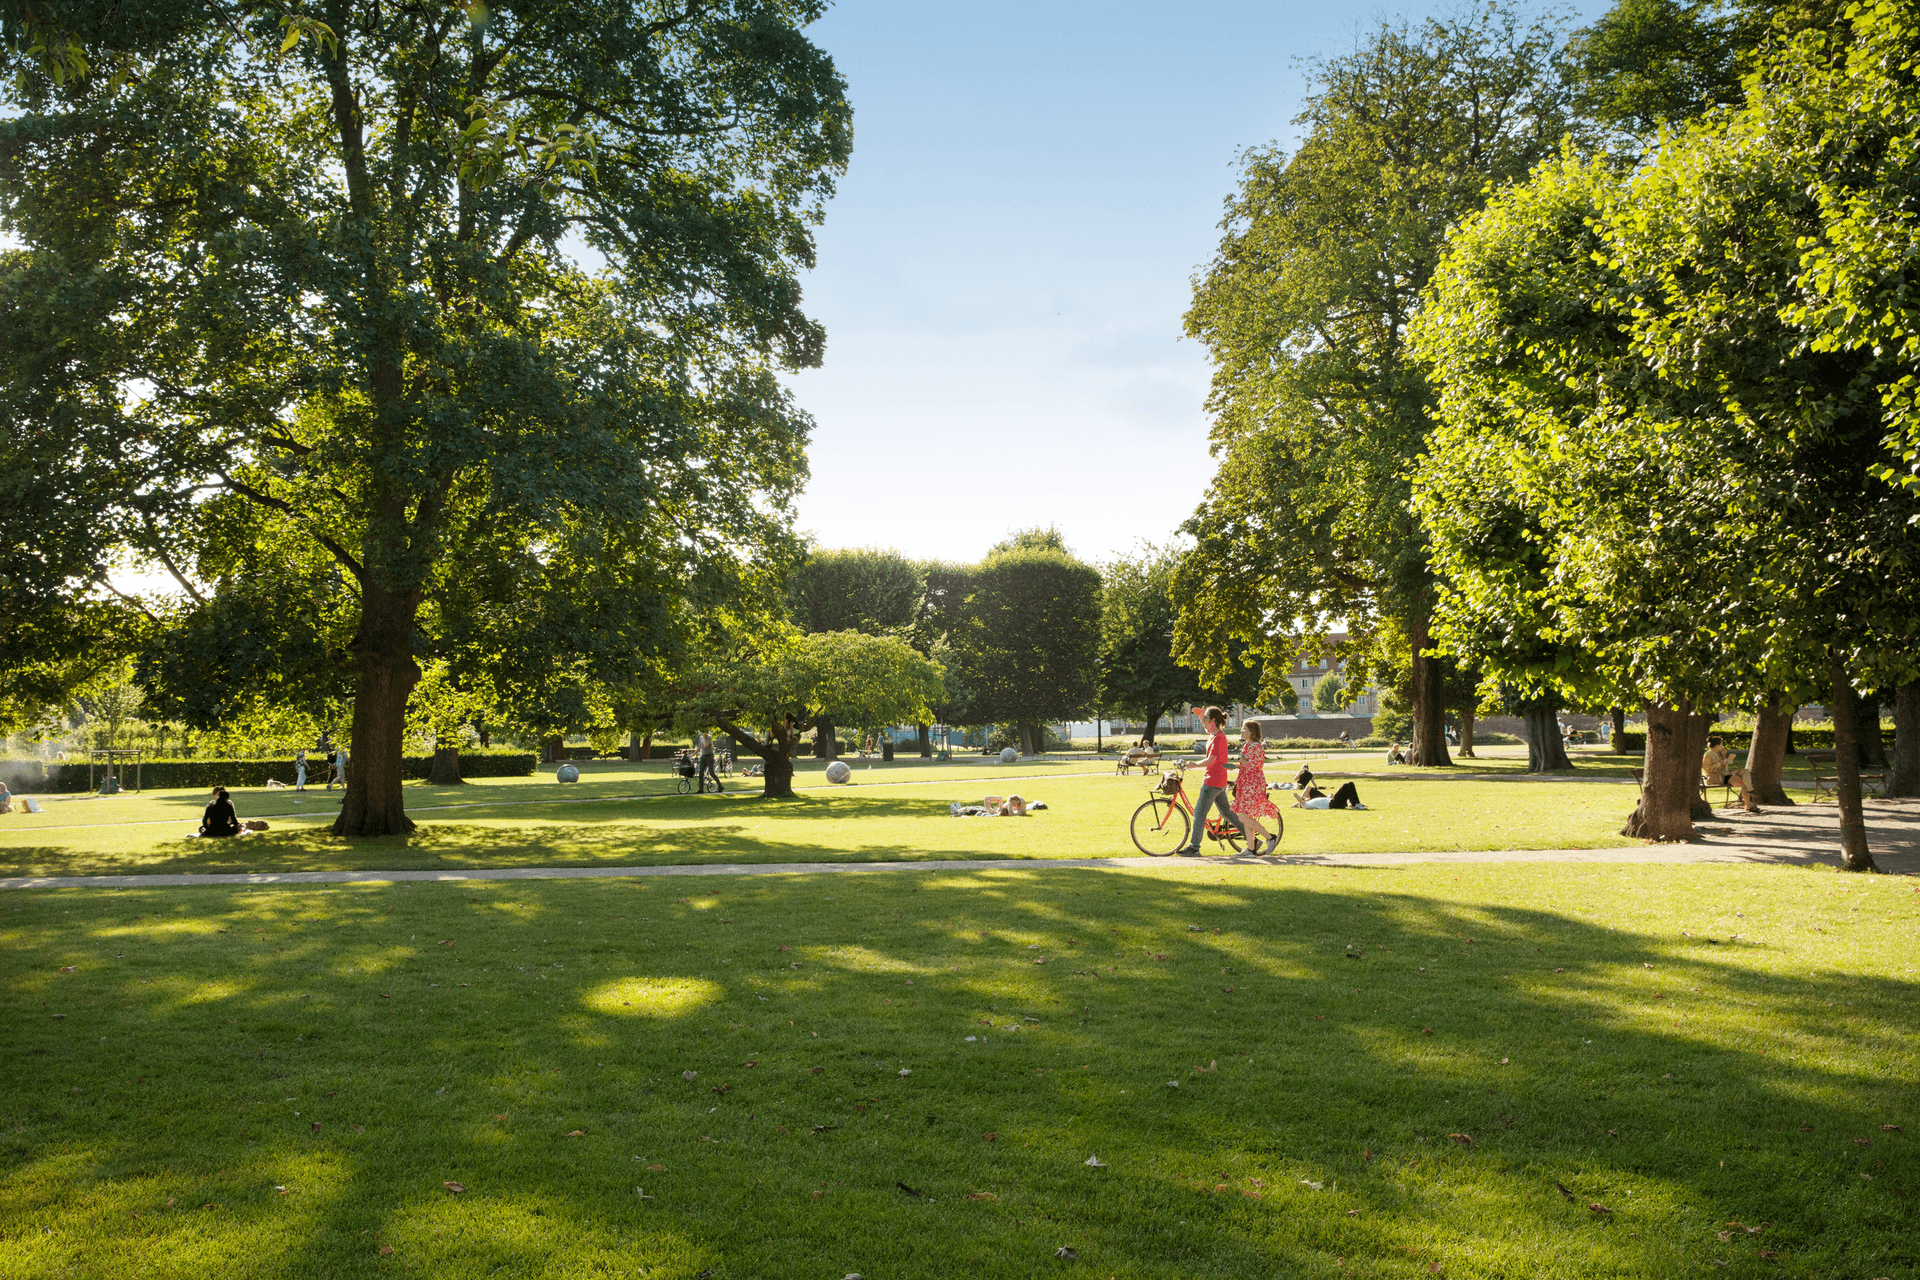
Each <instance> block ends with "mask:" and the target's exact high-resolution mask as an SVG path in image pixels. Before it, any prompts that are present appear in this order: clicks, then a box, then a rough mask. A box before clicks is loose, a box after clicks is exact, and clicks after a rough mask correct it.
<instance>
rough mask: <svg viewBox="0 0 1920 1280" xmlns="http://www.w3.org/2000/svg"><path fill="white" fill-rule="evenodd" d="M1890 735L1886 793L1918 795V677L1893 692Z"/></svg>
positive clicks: (1919, 758) (1919, 726)
mask: <svg viewBox="0 0 1920 1280" xmlns="http://www.w3.org/2000/svg"><path fill="white" fill-rule="evenodd" d="M1893 734H1894V737H1893V768H1892V769H1890V770H1889V771H1888V773H1887V794H1888V795H1890V796H1920V680H1909V681H1907V683H1905V684H1903V685H1901V686H1900V688H1899V689H1898V690H1897V691H1896V692H1895V693H1894V696H1893Z"/></svg>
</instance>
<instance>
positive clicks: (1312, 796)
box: [1179, 707, 1367, 858]
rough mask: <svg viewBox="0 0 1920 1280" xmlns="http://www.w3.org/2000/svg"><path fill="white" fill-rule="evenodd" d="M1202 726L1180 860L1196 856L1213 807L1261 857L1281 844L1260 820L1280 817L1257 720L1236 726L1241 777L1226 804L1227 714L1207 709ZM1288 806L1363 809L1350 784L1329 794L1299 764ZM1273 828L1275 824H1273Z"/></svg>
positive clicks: (1265, 748)
mask: <svg viewBox="0 0 1920 1280" xmlns="http://www.w3.org/2000/svg"><path fill="white" fill-rule="evenodd" d="M1202 718H1203V719H1204V720H1205V722H1206V726H1207V754H1206V756H1205V757H1204V763H1205V766H1206V771H1205V772H1204V773H1202V774H1201V776H1200V796H1199V798H1198V799H1197V800H1195V801H1194V805H1193V835H1192V837H1191V838H1190V840H1189V842H1188V843H1187V845H1186V847H1184V848H1182V849H1181V850H1180V851H1179V852H1180V856H1181V857H1184V858H1197V857H1199V856H1200V839H1201V836H1202V835H1203V834H1204V833H1205V831H1206V827H1207V819H1208V818H1209V817H1210V816H1212V813H1213V811H1214V810H1215V809H1216V808H1217V809H1219V811H1220V815H1221V817H1222V818H1223V819H1225V821H1226V823H1227V825H1228V826H1231V827H1233V828H1234V829H1235V830H1236V831H1238V832H1239V833H1240V836H1241V839H1243V840H1247V841H1248V846H1247V847H1248V848H1249V849H1252V850H1254V851H1255V852H1257V853H1260V854H1262V855H1266V854H1270V853H1272V852H1273V851H1274V850H1275V849H1276V848H1278V847H1279V844H1280V836H1279V833H1278V832H1277V831H1276V832H1273V833H1269V832H1268V831H1267V826H1266V823H1265V822H1264V821H1263V819H1267V818H1275V819H1277V818H1278V817H1279V816H1280V811H1279V810H1278V809H1277V808H1275V807H1274V803H1273V798H1272V796H1271V795H1270V794H1269V792H1268V790H1267V744H1266V741H1265V735H1264V734H1263V733H1262V732H1261V729H1260V725H1259V722H1258V721H1255V720H1247V721H1244V722H1243V723H1242V724H1241V725H1240V773H1239V776H1238V777H1237V778H1236V779H1235V780H1234V782H1233V785H1232V800H1231V802H1229V800H1228V783H1227V755H1228V751H1229V744H1228V742H1227V713H1226V712H1225V711H1222V710H1221V709H1220V708H1219V707H1208V708H1207V709H1206V712H1205V714H1204V715H1203V717H1202ZM1292 791H1293V807H1294V808H1296V809H1364V808H1366V807H1367V806H1365V805H1363V804H1361V803H1360V791H1359V788H1357V787H1355V786H1354V785H1353V784H1352V783H1351V782H1345V783H1342V784H1341V785H1340V788H1339V790H1337V791H1335V792H1334V793H1333V794H1332V795H1328V794H1327V793H1326V792H1325V791H1323V790H1321V789H1320V787H1318V786H1317V785H1315V783H1314V779H1313V770H1312V769H1309V768H1308V767H1307V766H1306V765H1304V764H1303V765H1301V766H1300V772H1299V773H1297V774H1295V775H1294V778H1293V787H1292ZM1276 825H1277V824H1276Z"/></svg>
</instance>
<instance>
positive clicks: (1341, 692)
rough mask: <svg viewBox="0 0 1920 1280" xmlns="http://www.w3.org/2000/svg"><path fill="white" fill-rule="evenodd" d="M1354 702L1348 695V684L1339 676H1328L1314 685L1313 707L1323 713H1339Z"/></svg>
mask: <svg viewBox="0 0 1920 1280" xmlns="http://www.w3.org/2000/svg"><path fill="white" fill-rule="evenodd" d="M1352 702H1353V699H1352V698H1349V697H1348V696H1347V684H1346V681H1344V680H1342V679H1341V678H1340V677H1339V676H1328V677H1327V678H1326V679H1325V680H1322V681H1321V682H1320V683H1318V684H1316V685H1314V686H1313V709H1314V710H1315V711H1318V712H1320V713H1321V714H1322V715H1337V714H1338V713H1340V712H1342V711H1345V710H1346V709H1347V707H1348V706H1349V705H1350V704H1351V703H1352Z"/></svg>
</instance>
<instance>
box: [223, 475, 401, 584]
mask: <svg viewBox="0 0 1920 1280" xmlns="http://www.w3.org/2000/svg"><path fill="white" fill-rule="evenodd" d="M217 474H218V475H219V476H220V479H221V480H223V481H225V482H226V487H227V488H228V489H231V490H232V491H233V492H235V493H237V494H241V495H242V496H244V497H248V498H252V499H253V500H254V501H255V502H257V503H259V504H260V505H261V506H263V507H272V508H273V509H274V510H276V511H284V512H286V513H287V514H288V515H290V516H293V517H294V518H295V519H298V520H300V522H301V523H302V524H305V525H306V528H307V532H308V533H310V534H312V535H313V538H314V541H316V542H318V543H319V544H320V545H321V546H323V547H325V548H326V549H327V550H329V551H331V552H332V553H333V558H334V559H336V560H338V561H339V562H340V563H341V564H343V565H345V566H346V568H347V572H348V573H351V574H352V575H353V577H354V581H356V582H358V583H359V584H360V585H361V586H363V587H364V586H365V585H367V571H366V570H365V569H363V568H362V567H361V565H360V562H359V561H358V560H356V559H354V558H353V556H352V554H351V553H350V552H348V550H347V549H346V548H345V547H343V546H341V545H340V544H339V543H338V542H335V541H334V540H333V539H332V538H330V537H328V536H327V535H326V534H324V533H322V532H320V531H319V530H318V529H316V528H314V527H313V526H312V525H311V524H308V523H307V521H306V520H305V519H304V518H303V517H302V516H301V514H300V512H299V511H298V510H296V509H295V508H294V506H293V504H292V503H290V502H288V501H286V500H285V499H284V498H276V497H274V496H273V495H272V494H270V493H262V492H261V491H260V490H258V489H256V488H254V487H253V486H252V485H250V484H246V483H244V482H243V481H239V480H235V479H234V478H233V477H232V476H230V475H228V474H226V473H225V472H224V471H223V472H218V473H217Z"/></svg>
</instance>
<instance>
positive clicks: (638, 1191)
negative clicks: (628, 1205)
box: [633, 1187, 653, 1200]
mask: <svg viewBox="0 0 1920 1280" xmlns="http://www.w3.org/2000/svg"><path fill="white" fill-rule="evenodd" d="M633 1194H635V1195H636V1196H639V1197H640V1198H641V1199H642V1200H651V1199H653V1197H652V1196H650V1195H648V1194H647V1193H646V1192H644V1191H642V1190H641V1189H640V1188H638V1187H635V1188H634V1189H633Z"/></svg>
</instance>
